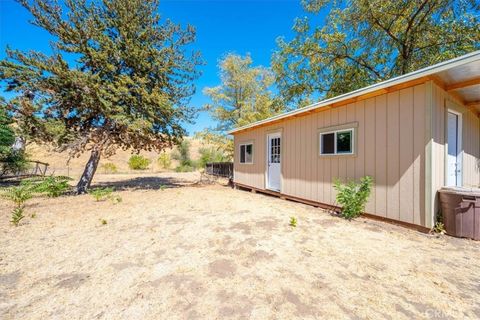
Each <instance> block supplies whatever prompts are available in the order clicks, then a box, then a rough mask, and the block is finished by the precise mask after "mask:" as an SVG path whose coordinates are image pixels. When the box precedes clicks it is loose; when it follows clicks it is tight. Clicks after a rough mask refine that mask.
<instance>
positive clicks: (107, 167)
mask: <svg viewBox="0 0 480 320" xmlns="http://www.w3.org/2000/svg"><path fill="white" fill-rule="evenodd" d="M102 170H103V172H104V173H106V174H110V173H117V172H118V168H117V166H116V165H115V164H113V163H111V162H109V163H104V164H102Z"/></svg>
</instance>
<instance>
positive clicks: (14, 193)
mask: <svg viewBox="0 0 480 320" xmlns="http://www.w3.org/2000/svg"><path fill="white" fill-rule="evenodd" d="M0 195H1V197H2V198H4V199H7V200H10V201H11V202H12V203H13V205H14V208H13V210H12V218H11V220H10V222H11V223H13V224H14V225H15V226H18V224H19V223H20V221H21V220H22V219H23V218H25V216H24V214H23V213H24V211H25V203H26V202H27V201H28V200H30V199H31V198H32V197H33V195H34V190H33V187H32V185H31V184H26V185H19V186H15V187H10V188H5V189H3V190H1V193H0Z"/></svg>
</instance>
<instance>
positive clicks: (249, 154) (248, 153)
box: [240, 143, 253, 163]
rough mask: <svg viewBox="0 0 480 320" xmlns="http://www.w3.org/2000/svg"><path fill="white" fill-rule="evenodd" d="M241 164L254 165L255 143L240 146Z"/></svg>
mask: <svg viewBox="0 0 480 320" xmlns="http://www.w3.org/2000/svg"><path fill="white" fill-rule="evenodd" d="M240 163H253V143H244V144H241V145H240Z"/></svg>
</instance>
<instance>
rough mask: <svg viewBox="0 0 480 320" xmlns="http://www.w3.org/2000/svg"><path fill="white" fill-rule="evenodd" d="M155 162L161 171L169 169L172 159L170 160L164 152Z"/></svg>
mask: <svg viewBox="0 0 480 320" xmlns="http://www.w3.org/2000/svg"><path fill="white" fill-rule="evenodd" d="M157 162H158V164H159V165H160V166H161V167H162V168H163V169H170V166H171V165H172V159H171V158H170V155H169V154H168V153H166V152H165V151H164V152H162V153H161V154H160V156H159V157H158V159H157Z"/></svg>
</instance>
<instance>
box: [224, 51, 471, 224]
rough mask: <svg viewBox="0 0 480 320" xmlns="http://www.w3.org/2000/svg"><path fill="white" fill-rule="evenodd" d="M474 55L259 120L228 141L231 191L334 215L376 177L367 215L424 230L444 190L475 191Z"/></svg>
mask: <svg viewBox="0 0 480 320" xmlns="http://www.w3.org/2000/svg"><path fill="white" fill-rule="evenodd" d="M479 112H480V51H477V52H473V53H471V54H467V55H465V56H462V57H459V58H456V59H453V60H449V61H446V62H442V63H439V64H437V65H433V66H431V67H427V68H424V69H421V70H418V71H415V72H412V73H409V74H405V75H402V76H399V77H397V78H393V79H390V80H387V81H383V82H381V83H377V84H374V85H371V86H368V87H365V88H362V89H359V90H356V91H353V92H350V93H347V94H343V95H340V96H337V97H335V98H331V99H327V100H324V101H321V102H318V103H315V104H312V105H310V106H307V107H304V108H301V109H297V110H293V111H290V112H287V113H284V114H280V115H277V116H274V117H271V118H268V119H265V120H262V121H258V122H255V123H252V124H249V125H246V126H243V127H240V128H237V129H235V130H232V131H230V132H229V133H230V134H232V135H233V136H234V142H235V159H234V184H235V185H236V186H237V187H244V188H249V189H251V190H255V191H261V192H266V193H271V194H275V195H278V196H280V197H282V198H287V199H292V200H296V201H301V202H305V203H309V204H313V205H317V206H322V207H323V206H334V205H335V203H336V202H335V190H334V188H333V180H334V179H335V178H339V179H343V180H348V179H359V178H361V177H363V176H365V175H369V176H371V177H373V178H374V184H375V185H374V187H373V190H372V194H371V196H370V199H369V201H368V204H367V206H366V208H365V211H366V214H368V215H373V216H375V217H378V218H381V219H385V220H390V221H396V222H401V223H403V224H407V225H410V226H412V227H415V228H417V229H424V230H427V229H430V228H432V227H433V226H434V224H435V219H436V213H437V212H438V209H439V203H438V190H439V189H441V188H442V187H444V186H464V187H479V186H480V171H479V158H480V120H479Z"/></svg>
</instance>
